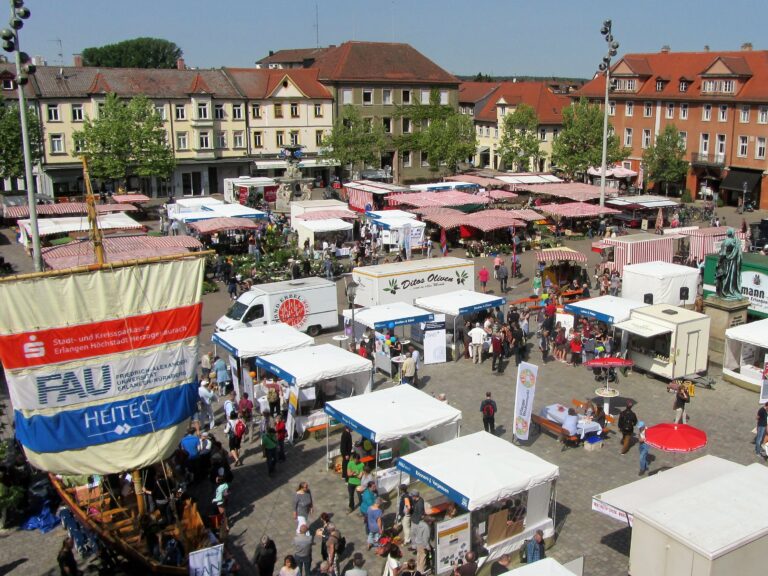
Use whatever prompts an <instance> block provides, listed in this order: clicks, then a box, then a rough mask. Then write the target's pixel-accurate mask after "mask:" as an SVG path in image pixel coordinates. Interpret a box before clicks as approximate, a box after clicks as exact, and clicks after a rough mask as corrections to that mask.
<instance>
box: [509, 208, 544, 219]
mask: <svg viewBox="0 0 768 576" xmlns="http://www.w3.org/2000/svg"><path fill="white" fill-rule="evenodd" d="M508 212H509V213H510V214H511V215H512V216H513V217H514V218H519V219H520V220H525V221H526V222H536V221H537V220H544V219H545V218H544V216H542V215H541V214H539V213H538V212H536V211H535V210H531V209H530V208H523V209H521V210H508Z"/></svg>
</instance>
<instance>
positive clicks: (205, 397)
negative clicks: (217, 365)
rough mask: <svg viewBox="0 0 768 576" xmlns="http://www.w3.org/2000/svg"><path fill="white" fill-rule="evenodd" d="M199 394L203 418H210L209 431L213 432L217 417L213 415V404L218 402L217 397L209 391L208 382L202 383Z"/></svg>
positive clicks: (198, 390)
mask: <svg viewBox="0 0 768 576" xmlns="http://www.w3.org/2000/svg"><path fill="white" fill-rule="evenodd" d="M197 394H198V396H199V397H200V413H201V417H202V416H205V417H207V418H208V429H209V430H213V428H214V426H216V416H215V415H214V413H213V402H214V401H215V400H216V395H215V394H214V393H213V392H212V391H211V390H209V389H208V380H201V381H200V387H199V388H198V389H197Z"/></svg>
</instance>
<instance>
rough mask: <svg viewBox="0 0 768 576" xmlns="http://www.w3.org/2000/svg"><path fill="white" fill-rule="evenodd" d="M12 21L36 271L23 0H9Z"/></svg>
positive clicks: (9, 38)
mask: <svg viewBox="0 0 768 576" xmlns="http://www.w3.org/2000/svg"><path fill="white" fill-rule="evenodd" d="M10 2H11V20H10V21H9V25H10V29H7V28H6V29H4V30H2V31H0V38H2V40H3V49H4V50H5V51H6V52H13V53H14V56H15V60H16V78H15V82H16V89H17V91H18V99H19V117H20V119H21V141H22V145H23V148H24V179H25V180H26V187H27V204H29V227H30V232H31V235H32V260H33V262H34V265H35V271H37V272H40V271H42V269H43V260H42V257H41V255H40V234H39V232H38V229H37V207H36V206H37V201H36V199H35V183H34V180H33V177H32V154H31V151H30V145H29V129H28V124H27V101H26V97H25V94H24V86H25V85H26V84H27V82H29V74H34V72H35V65H34V64H32V62H31V61H30V58H29V56H28V55H27V54H26V53H24V52H22V51H21V47H20V46H19V30H20V29H21V28H22V27H23V26H24V20H26V19H27V18H29V17H30V15H31V12H30V11H29V8H27V7H25V6H24V0H10Z"/></svg>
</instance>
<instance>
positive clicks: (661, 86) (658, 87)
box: [656, 80, 664, 92]
mask: <svg viewBox="0 0 768 576" xmlns="http://www.w3.org/2000/svg"><path fill="white" fill-rule="evenodd" d="M662 90H664V80H656V92H661V91H662Z"/></svg>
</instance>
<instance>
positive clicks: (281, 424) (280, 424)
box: [275, 414, 288, 462]
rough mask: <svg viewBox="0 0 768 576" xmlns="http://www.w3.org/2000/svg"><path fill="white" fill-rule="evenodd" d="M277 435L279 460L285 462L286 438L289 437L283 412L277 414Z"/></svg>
mask: <svg viewBox="0 0 768 576" xmlns="http://www.w3.org/2000/svg"><path fill="white" fill-rule="evenodd" d="M275 436H276V438H277V461H278V462H285V439H286V438H288V430H287V429H286V427H285V420H283V415H282V414H278V415H277V416H275Z"/></svg>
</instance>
